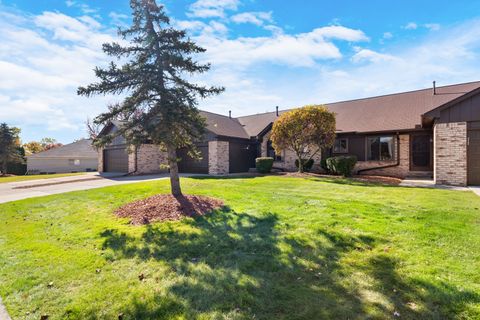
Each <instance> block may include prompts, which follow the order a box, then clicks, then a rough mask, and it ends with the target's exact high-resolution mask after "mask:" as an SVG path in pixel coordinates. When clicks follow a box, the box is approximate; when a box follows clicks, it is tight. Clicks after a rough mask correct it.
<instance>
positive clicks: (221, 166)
mask: <svg viewBox="0 0 480 320" xmlns="http://www.w3.org/2000/svg"><path fill="white" fill-rule="evenodd" d="M229 154H230V152H229V142H228V141H216V140H215V141H209V142H208V173H209V174H212V175H222V174H228V173H229V170H230V161H229Z"/></svg>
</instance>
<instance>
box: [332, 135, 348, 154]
mask: <svg viewBox="0 0 480 320" xmlns="http://www.w3.org/2000/svg"><path fill="white" fill-rule="evenodd" d="M337 140H345V141H346V142H347V146H346V148H345V151H335V145H336V144H337ZM348 150H349V139H348V138H335V142H334V144H333V153H335V154H345V153H348Z"/></svg>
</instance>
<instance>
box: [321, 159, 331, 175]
mask: <svg viewBox="0 0 480 320" xmlns="http://www.w3.org/2000/svg"><path fill="white" fill-rule="evenodd" d="M320 168H322V169H323V171H325V172H326V173H329V172H330V170H328V166H327V159H326V158H322V160H320Z"/></svg>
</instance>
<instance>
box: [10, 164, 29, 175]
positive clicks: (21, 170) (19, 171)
mask: <svg viewBox="0 0 480 320" xmlns="http://www.w3.org/2000/svg"><path fill="white" fill-rule="evenodd" d="M26 172H27V165H26V164H24V163H18V162H9V163H7V173H9V174H14V175H17V176H23V175H24V174H25V173H26Z"/></svg>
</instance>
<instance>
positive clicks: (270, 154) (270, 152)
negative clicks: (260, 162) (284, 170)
mask: <svg viewBox="0 0 480 320" xmlns="http://www.w3.org/2000/svg"><path fill="white" fill-rule="evenodd" d="M267 157H271V158H273V159H274V160H275V161H282V156H280V155H277V154H276V153H275V149H274V148H273V146H272V141H270V140H268V142H267Z"/></svg>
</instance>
